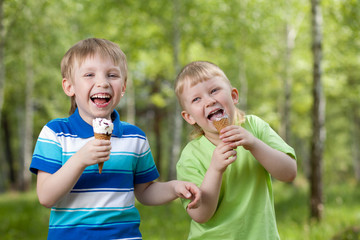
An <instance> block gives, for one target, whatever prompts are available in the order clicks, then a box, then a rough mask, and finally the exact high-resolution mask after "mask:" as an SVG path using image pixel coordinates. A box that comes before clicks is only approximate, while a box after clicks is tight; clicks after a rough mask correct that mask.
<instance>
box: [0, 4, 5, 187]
mask: <svg viewBox="0 0 360 240" xmlns="http://www.w3.org/2000/svg"><path fill="white" fill-rule="evenodd" d="M3 6H4V1H3V0H0V123H1V122H2V121H1V117H2V116H1V115H2V108H3V102H4V85H5V61H4V51H5V46H4V45H5V31H4V23H3V22H4V21H3V18H4V14H3ZM2 136H3V135H2V128H0V139H1V138H2ZM3 156H4V151H3V146H0V158H2V157H3ZM0 164H1V163H0ZM0 170H1V171H0V174H1V175H2V176H3V175H4V168H3V167H0ZM3 180H5V178H3V177H2V178H1V180H0V192H2V191H3V190H4V189H5V186H4V181H3Z"/></svg>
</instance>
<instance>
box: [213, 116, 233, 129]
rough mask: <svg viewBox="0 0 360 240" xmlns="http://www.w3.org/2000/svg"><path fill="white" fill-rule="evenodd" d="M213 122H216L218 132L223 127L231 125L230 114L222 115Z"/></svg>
mask: <svg viewBox="0 0 360 240" xmlns="http://www.w3.org/2000/svg"><path fill="white" fill-rule="evenodd" d="M213 124H214V126H215V128H216V130H218V132H219V133H220V131H221V129H223V128H225V127H227V126H229V125H230V122H229V118H228V116H224V117H221V118H216V119H215V120H214V121H213Z"/></svg>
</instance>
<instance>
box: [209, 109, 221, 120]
mask: <svg viewBox="0 0 360 240" xmlns="http://www.w3.org/2000/svg"><path fill="white" fill-rule="evenodd" d="M224 114H225V111H224V109H217V110H215V111H213V112H211V113H210V114H209V115H208V117H207V118H208V119H209V120H210V121H214V120H215V119H216V118H221V117H223V116H224Z"/></svg>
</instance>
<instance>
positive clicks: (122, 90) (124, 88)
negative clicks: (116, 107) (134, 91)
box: [121, 82, 126, 97]
mask: <svg viewBox="0 0 360 240" xmlns="http://www.w3.org/2000/svg"><path fill="white" fill-rule="evenodd" d="M125 90H126V82H124V84H123V86H122V88H121V96H122V97H123V96H124V94H125Z"/></svg>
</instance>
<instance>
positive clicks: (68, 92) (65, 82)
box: [62, 78, 75, 97]
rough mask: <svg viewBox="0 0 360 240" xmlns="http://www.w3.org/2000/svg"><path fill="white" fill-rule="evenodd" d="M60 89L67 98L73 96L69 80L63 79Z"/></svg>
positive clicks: (73, 92) (72, 87)
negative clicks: (61, 88)
mask: <svg viewBox="0 0 360 240" xmlns="http://www.w3.org/2000/svg"><path fill="white" fill-rule="evenodd" d="M62 87H63V90H64V92H65V94H66V95H68V96H69V97H72V96H75V91H74V86H73V84H72V82H71V80H69V79H67V78H63V80H62Z"/></svg>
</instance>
